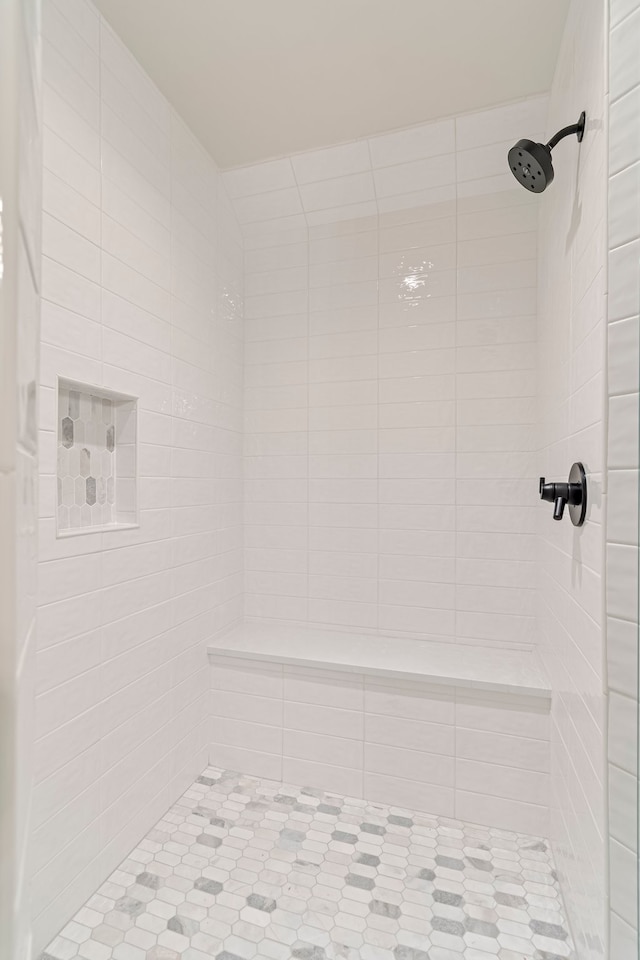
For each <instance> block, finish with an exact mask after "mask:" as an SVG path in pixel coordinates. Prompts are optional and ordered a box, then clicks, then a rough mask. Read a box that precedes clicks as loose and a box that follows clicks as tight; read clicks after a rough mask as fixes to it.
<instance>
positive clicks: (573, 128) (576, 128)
mask: <svg viewBox="0 0 640 960" xmlns="http://www.w3.org/2000/svg"><path fill="white" fill-rule="evenodd" d="M585 120H586V116H585V114H584V112H583V113H581V114H580V119H579V120H578V122H577V123H572V124H571V125H570V126H568V127H563V128H562V130H558V132H557V133H556V134H554V135H553V137H551V140H549V142H548V144H547V147H548V148H549V150H553V148H554V147H555V146H557V145H558V144H559V143H560V141H561V140H564V138H565V137H570V136H571V134H573V133H575V134H576V136H577V137H578V143H582V138H583V136H584V125H585Z"/></svg>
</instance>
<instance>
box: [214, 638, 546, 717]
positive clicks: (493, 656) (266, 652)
mask: <svg viewBox="0 0 640 960" xmlns="http://www.w3.org/2000/svg"><path fill="white" fill-rule="evenodd" d="M208 651H209V656H210V657H225V656H226V657H236V658H239V659H247V660H262V661H266V662H270V663H283V664H293V665H297V666H302V667H315V668H317V669H324V670H342V671H347V672H349V673H363V674H371V675H375V676H386V677H392V678H396V679H403V680H419V681H423V682H429V683H436V684H445V685H447V686H456V687H471V688H475V689H479V690H493V691H495V692H499V693H512V694H517V695H524V694H526V695H528V696H532V697H541V698H547V699H548V698H549V697H550V696H551V689H550V686H549V682H548V680H547V679H546V677H545V675H544V673H543V670H542V668H541V665H540V663H539V661H538V658H537V656H536V654H535V653H534V652H531V651H528V650H523V651H519V650H505V649H502V648H496V647H484V646H479V645H473V644H464V643H458V642H451V643H450V642H439V641H432V640H410V639H404V638H397V637H381V636H376V635H371V634H360V633H349V632H346V631H333V630H323V629H321V628H315V627H306V626H295V625H290V624H280V623H268V622H261V621H250V620H249V621H244V622H242V623H240V624H237V625H236V626H234V627H232V628H231V629H230V630H229V631H227V632H226V633H224V634H221V635H219V636H217V637H216V638H215V639H214V640H213V641H212V642H211V643H210V645H209V647H208Z"/></svg>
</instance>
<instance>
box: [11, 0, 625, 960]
mask: <svg viewBox="0 0 640 960" xmlns="http://www.w3.org/2000/svg"><path fill="white" fill-rule="evenodd" d="M98 6H100V4H98ZM19 7H20V4H18V3H16V8H19ZM568 7H569V11H568V17H567V22H566V25H565V29H564V35H563V38H562V41H561V44H560V49H559V54H558V60H557V65H556V69H555V75H554V80H553V83H552V85H551V87H550V89H548V90H542V91H539V92H537V93H536V94H535V95H532V96H530V97H527V98H526V99H521V100H517V101H515V102H514V101H510V100H509V91H508V90H505V96H504V98H503V100H502V101H501V102H496V103H495V104H491V105H488V106H487V107H485V108H483V109H481V110H475V111H473V112H465V113H461V114H457V115H455V116H449V117H443V118H439V119H436V120H432V121H430V122H428V123H424V124H421V125H419V126H415V127H410V128H407V129H403V130H391V131H387V132H382V133H376V134H375V135H373V136H370V137H367V138H365V137H361V138H359V139H354V140H352V141H350V142H348V143H340V144H322V145H321V146H320V148H319V149H316V150H312V151H307V152H302V153H295V154H291V155H286V156H279V157H276V158H273V159H266V160H264V161H263V162H259V163H256V164H251V165H246V166H241V167H235V168H232V169H227V170H220V169H218V167H217V166H216V163H215V162H214V160H213V159H212V158H211V156H210V155H209V153H208V152H207V151H206V150H205V148H204V147H203V146H202V145H201V144H200V143H199V141H198V139H197V138H196V136H195V134H194V133H193V132H192V131H191V130H190V129H189V127H188V126H187V124H186V122H185V121H184V119H183V118H182V117H181V116H180V114H179V113H178V111H177V110H176V108H175V107H174V106H173V105H172V104H171V103H170V102H169V100H168V99H167V98H166V97H165V96H164V95H163V94H162V93H161V92H160V90H159V88H158V87H157V86H156V85H155V84H154V82H153V81H152V79H151V78H150V76H149V75H148V74H147V73H146V72H145V71H144V69H143V68H142V66H141V64H140V63H139V62H138V60H137V59H136V56H135V55H134V52H132V50H130V49H129V48H128V47H127V46H126V44H125V43H124V41H123V40H122V39H121V38H120V37H119V36H118V35H117V33H116V32H115V31H114V29H113V28H112V26H111V25H110V24H109V23H108V22H107V19H106V18H105V17H104V16H103V15H102V14H101V13H100V12H99V10H98V9H97V8H96V7H95V6H94V5H93V4H92V3H91V2H90V0H42V10H41V23H40V22H39V19H38V14H37V6H36V5H35V4H34V13H33V18H32V19H29V18H28V17H27V18H26V20H25V24H24V26H22V27H20V29H21V30H23V32H24V33H25V35H26V36H27V37H28V38H30V39H31V42H32V44H33V51H34V56H35V57H36V60H35V61H34V62H35V65H34V66H33V76H34V81H33V88H34V89H36V90H37V88H38V82H39V69H40V68H39V67H38V66H37V62H38V61H37V57H38V55H39V45H40V44H41V73H42V77H41V79H42V100H41V108H40V107H37V109H35V114H36V117H35V118H34V121H33V129H32V130H31V133H30V139H29V141H28V144H29V149H31V151H32V154H33V157H32V159H31V161H30V164H28V163H26V161H25V163H24V169H25V171H27V172H26V173H24V174H23V175H22V180H23V181H24V182H25V183H28V182H29V180H28V177H29V176H33V179H34V182H36V181H37V180H38V179H39V174H40V170H41V172H42V204H41V210H40V203H39V200H38V202H37V203H36V204H35V205H34V201H33V198H34V197H37V196H38V194H37V191H35V190H34V191H33V192H31V193H29V191H27V193H29V196H30V197H31V207H30V208H29V207H27V208H26V209H25V210H24V211H23V212H22V214H21V217H22V220H21V226H20V228H19V229H17V230H16V232H15V237H17V238H20V237H22V238H25V237H28V238H30V239H29V243H28V244H26V254H24V247H25V244H24V240H22V241H19V239H16V240H15V243H16V244H17V245H19V242H21V243H23V248H22V250H23V256H26V260H25V262H28V263H29V268H28V270H25V269H23V280H24V276H25V275H26V276H27V277H28V280H29V284H30V286H29V285H26V284H24V283H23V286H22V287H21V291H22V293H21V297H22V299H21V300H19V304H20V306H19V310H18V312H17V314H16V315H18V316H19V317H20V318H21V319H20V323H21V324H22V323H23V321H22V317H25V318H31V321H32V323H31V326H30V327H28V324H27V322H26V320H25V322H24V329H25V330H26V329H27V327H28V329H30V330H31V333H32V334H33V336H32V338H31V339H32V341H33V342H32V343H31V344H29V342H28V340H27V339H26V338H25V339H23V340H21V341H20V344H19V350H18V352H17V356H20V351H22V356H23V357H29V358H30V363H31V367H29V362H27V361H26V360H24V361H22V362H21V366H20V367H19V369H20V370H22V371H24V378H23V379H24V381H25V383H24V385H23V386H22V387H21V388H20V385H19V384H18V385H17V386H16V388H15V389H16V391H17V392H18V396H19V398H20V400H19V409H20V411H21V416H22V421H23V423H24V425H25V429H24V431H23V433H22V434H21V435H17V436H15V437H14V438H13V440H11V438H10V443H9V446H8V449H9V451H10V452H12V451H14V450H17V451H18V452H19V454H20V455H19V456H18V458H17V462H16V464H13V466H12V460H11V457H10V456H6V457H5V455H4V452H3V460H2V463H1V464H0V466H1V468H2V473H1V474H0V480H1V481H2V483H3V487H2V489H3V490H5V486H4V484H5V479H7V483H9V479H8V478H11V477H12V476H13V475H14V474H15V475H16V476H17V477H19V478H20V481H21V482H20V483H17V484H16V487H15V489H16V491H17V492H16V493H15V498H16V502H17V503H18V504H19V511H22V512H19V513H18V515H19V516H20V517H21V518H22V519H21V520H20V521H19V523H17V524H16V530H15V538H16V542H18V543H21V544H23V549H22V551H21V552H19V553H18V554H17V556H18V560H16V561H15V565H16V571H17V573H16V576H15V579H16V581H17V583H18V588H17V590H18V594H20V595H23V596H24V597H25V598H29V602H27V600H25V601H24V602H22V603H21V604H19V605H18V608H17V611H16V613H15V617H14V619H15V621H16V623H17V624H18V625H19V627H20V630H16V631H15V632H16V633H19V634H20V636H21V637H22V638H23V640H22V646H21V647H20V650H22V652H21V653H19V655H18V654H16V662H17V663H18V664H19V666H20V669H17V670H14V671H13V673H12V674H11V676H13V681H12V682H13V683H14V685H15V689H16V691H20V696H21V701H20V702H21V706H20V710H21V711H22V712H21V713H20V714H19V718H20V719H19V723H18V725H17V728H16V733H15V736H14V739H13V742H14V743H15V744H16V745H17V749H16V756H20V757H23V758H27V757H28V758H29V763H27V762H26V760H22V761H21V762H20V764H18V763H17V761H16V764H17V766H18V767H19V771H18V773H16V783H17V789H16V790H15V791H14V801H16V807H17V809H19V810H20V817H21V818H22V820H20V817H18V820H17V823H18V825H17V827H16V835H17V836H18V844H17V845H16V851H15V855H14V856H12V858H11V865H10V870H12V871H13V873H12V876H13V877H14V878H15V887H16V889H17V890H18V894H17V896H16V898H15V903H14V914H15V917H14V919H16V918H17V922H16V928H17V930H18V933H17V934H16V936H15V940H14V943H13V946H10V945H9V941H8V940H7V944H8V945H7V947H6V956H7V960H36V958H39V957H42V958H45V960H72V958H75V957H81V958H85V960H112V958H113V960H205V958H206V957H216V958H219V960H253V958H254V957H255V958H265V957H270V958H273V960H288V958H290V957H295V958H298V960H324V958H328V960H337V958H346V960H356V958H357V960H360V958H362V960H488V958H489V957H497V958H498V960H524V958H527V960H529V958H531V960H558V958H559V957H562V958H565V957H566V958H576V960H597V958H609V960H630V958H631V957H634V958H635V957H637V890H638V883H637V873H638V871H637V820H638V807H637V762H636V754H637V725H638V706H637V701H638V683H637V635H638V634H637V629H638V628H637V623H638V615H637V596H638V563H637V544H638V532H637V501H638V365H639V362H638V358H639V355H640V347H639V345H638V310H639V304H640V269H639V266H638V253H639V251H638V245H639V244H640V240H639V239H638V237H639V236H640V220H639V216H638V211H639V210H640V180H639V177H638V168H639V166H640V147H639V133H638V131H640V109H639V105H638V90H640V73H639V72H638V63H640V6H639V5H638V3H637V2H634V0H610V2H605V0H572V2H570V3H569V5H568ZM26 13H27V11H26V8H25V10H23V11H22V15H24V16H25V17H26ZM27 46H28V45H27ZM17 59H18V60H19V58H17ZM19 69H22V70H23V69H24V68H23V67H19ZM36 101H37V98H36ZM37 102H39V101H37ZM583 109H584V110H585V111H586V114H587V130H586V133H585V137H584V142H583V143H582V144H580V145H578V144H577V143H576V142H575V140H572V141H571V142H570V143H569V142H567V143H566V144H563V145H562V146H559V147H558V151H557V158H556V154H555V153H554V163H555V172H556V176H555V180H554V183H553V185H552V186H551V187H550V188H549V190H548V192H545V194H544V196H542V197H538V196H533V195H530V194H528V193H527V192H525V191H524V190H522V188H521V187H520V186H519V185H517V184H516V183H515V181H514V179H513V177H512V176H511V174H510V172H509V170H508V168H507V166H506V159H505V158H506V152H507V150H508V148H509V147H510V146H511V145H512V144H513V142H514V141H515V140H517V139H518V138H520V137H522V136H527V137H531V138H532V139H533V140H536V141H537V140H540V141H545V139H548V136H549V135H550V134H551V133H552V132H553V131H554V130H556V129H559V128H560V127H562V126H564V125H565V124H566V123H569V122H571V121H573V119H575V118H577V116H578V115H579V113H580V111H581V110H583ZM39 123H41V134H39V133H38V131H37V128H38V124H39ZM34 131H35V132H34ZM38 145H40V146H41V152H42V157H41V158H40V157H39V156H38V155H37V150H36V147H38ZM0 149H1V148H0ZM24 150H25V153H26V150H27V147H26V146H25V147H24ZM34 169H36V170H37V174H36V175H34V174H33V171H34ZM29 218H31V219H29ZM7 237H8V241H7V242H8V244H9V243H11V242H13V238H14V235H13V234H12V233H11V232H10V231H8V232H7ZM8 249H9V246H8ZM40 253H41V256H40ZM40 271H41V281H40V277H39V274H40ZM40 283H41V289H40V287H39V284H40ZM38 290H39V292H40V293H41V301H40V321H39V331H40V332H39V343H38V350H37V351H36V350H35V349H34V344H35V342H36V340H37V339H38V337H37V323H36V321H35V317H37V313H38V311H37V306H36V307H34V304H36V305H37V302H38ZM26 291H30V292H31V293H30V295H29V294H28V293H27V292H26ZM0 292H1V290H0ZM36 353H37V356H38V360H37V363H36ZM36 369H37V371H38V372H37V373H36V372H35V370H36ZM9 389H10V390H11V389H13V386H12V384H9ZM36 398H37V399H36ZM36 435H37V446H36V442H35V438H36ZM25 437H27V441H26V442H25V440H24V438H25ZM36 450H37V455H36ZM25 451H26V453H25ZM36 456H37V460H36ZM574 461H580V462H583V463H584V464H585V467H586V470H587V477H588V491H589V492H588V513H587V522H586V524H585V526H584V527H580V528H576V527H573V526H571V524H570V522H569V520H568V518H565V520H564V521H563V522H562V523H554V522H553V520H552V517H551V510H550V509H548V507H549V505H548V504H540V503H539V502H538V478H539V476H540V475H545V476H546V477H548V478H553V479H558V480H564V479H566V476H567V473H568V470H569V467H570V466H571V464H572V463H573V462H574ZM5 462H6V464H8V467H7V469H6V470H5ZM36 463H37V467H38V473H39V481H38V484H37V487H38V491H39V493H38V497H39V501H38V502H39V506H38V508H37V518H36V517H35V516H33V513H34V511H35V509H36V506H35V503H33V502H32V503H31V507H30V506H29V495H30V494H29V491H31V496H32V497H33V496H34V491H35V489H36V484H35V478H34V480H33V482H30V481H29V471H30V470H31V471H33V470H35V466H36ZM29 465H30V466H29ZM6 489H11V490H13V487H9V486H6ZM12 496H14V495H13V494H12ZM7 502H10V503H13V501H12V500H11V501H9V500H7ZM30 510H31V520H30V521H29V519H28V518H29V516H30V513H29V511H30ZM9 514H11V510H10V511H9ZM0 516H1V515H0ZM12 562H13V561H12ZM36 568H37V572H36ZM3 569H4V568H3ZM7 569H9V567H7ZM12 576H13V575H12ZM8 582H9V580H7V583H8ZM11 582H13V580H11ZM36 582H37V588H36ZM0 589H1V588H0ZM8 596H9V594H8ZM2 597H3V604H4V606H5V607H6V609H7V610H10V606H11V605H10V604H9V603H8V601H7V600H6V599H4V594H2ZM36 607H37V611H36ZM36 613H37V623H36V622H35V621H34V623H32V618H33V617H35V615H36ZM11 615H12V616H13V614H11ZM32 705H33V711H32V713H31V706H32ZM16 715H18V711H16ZM3 923H4V920H3ZM6 936H7V937H9V926H7V934H6ZM0 943H1V940H0ZM3 949H4V945H3ZM3 960H4V954H3Z"/></svg>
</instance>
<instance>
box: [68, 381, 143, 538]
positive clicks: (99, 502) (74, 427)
mask: <svg viewBox="0 0 640 960" xmlns="http://www.w3.org/2000/svg"><path fill="white" fill-rule="evenodd" d="M135 410H136V405H135V398H133V397H125V396H124V395H120V394H112V395H107V394H106V393H104V394H103V393H101V392H100V390H99V389H97V388H91V387H84V386H82V385H79V384H73V383H71V382H69V381H62V380H61V381H60V382H59V385H58V424H57V434H58V436H57V504H56V509H57V519H58V531H59V532H62V533H65V532H67V533H69V532H74V531H80V532H81V531H84V530H90V529H95V528H103V527H107V526H113V525H117V524H123V523H124V524H129V525H130V524H131V523H133V522H135V520H136V510H135V500H136V489H135V488H136V479H135V446H136V415H135Z"/></svg>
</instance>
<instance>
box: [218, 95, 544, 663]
mask: <svg viewBox="0 0 640 960" xmlns="http://www.w3.org/2000/svg"><path fill="white" fill-rule="evenodd" d="M545 129H546V99H545V98H544V97H536V98H533V99H531V100H528V101H524V102H521V103H518V104H509V105H507V106H505V107H497V108H495V109H492V110H488V111H483V112H482V113H480V114H472V115H469V116H463V117H459V118H457V119H450V120H443V121H439V122H436V123H430V124H425V125H424V126H422V127H417V128H414V129H411V130H406V131H401V132H399V133H393V134H389V135H386V136H382V137H376V138H373V139H371V140H369V141H358V142H355V143H351V144H346V145H344V146H340V147H335V148H330V149H328V150H318V151H313V152H310V153H305V154H301V155H299V156H294V157H292V158H284V159H282V160H278V161H270V162H268V163H264V164H258V165H256V166H253V167H248V168H244V169H241V170H233V171H230V172H228V173H225V174H223V179H224V180H225V181H226V183H227V186H228V189H229V192H230V194H231V196H232V197H233V198H234V200H233V202H234V204H235V207H236V211H237V213H238V216H239V218H240V220H241V221H242V222H243V224H244V227H243V231H244V235H245V287H246V289H245V292H246V301H245V316H246V321H245V362H246V367H245V477H246V485H245V497H246V502H245V548H246V550H245V560H246V572H245V591H246V595H245V612H246V615H247V616H249V617H260V618H268V619H276V620H286V621H294V622H296V621H297V622H304V623H313V624H317V625H324V626H328V627H336V628H338V627H350V628H352V629H354V630H356V631H358V630H360V631H367V632H370V631H378V632H380V633H383V634H394V635H404V636H412V637H430V638H439V639H441V640H444V641H446V640H449V639H453V638H455V637H456V636H457V637H459V638H462V639H464V640H465V641H468V642H471V643H480V644H486V643H490V644H495V645H504V646H510V647H519V648H522V647H528V646H530V645H532V644H533V643H534V642H535V631H534V615H535V609H534V590H535V576H534V572H533V564H534V540H535V525H534V511H535V509H536V508H535V506H534V505H533V503H532V500H533V497H535V491H536V470H537V464H536V457H535V435H534V423H535V413H536V411H535V395H536V387H535V367H536V355H537V348H536V320H535V316H536V283H537V260H536V258H537V250H536V247H537V202H536V199H535V198H532V197H530V196H528V195H527V194H526V193H525V192H524V191H522V190H521V189H518V188H517V187H515V188H514V185H513V179H512V177H511V176H510V174H509V172H508V171H505V162H504V154H505V144H506V142H507V141H508V139H515V138H517V137H518V136H520V135H521V133H522V131H523V130H525V132H527V135H530V136H533V137H534V138H538V137H540V138H542V137H543V136H544V132H545ZM456 144H457V149H456Z"/></svg>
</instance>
